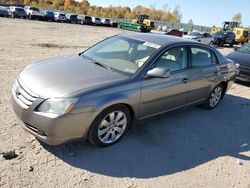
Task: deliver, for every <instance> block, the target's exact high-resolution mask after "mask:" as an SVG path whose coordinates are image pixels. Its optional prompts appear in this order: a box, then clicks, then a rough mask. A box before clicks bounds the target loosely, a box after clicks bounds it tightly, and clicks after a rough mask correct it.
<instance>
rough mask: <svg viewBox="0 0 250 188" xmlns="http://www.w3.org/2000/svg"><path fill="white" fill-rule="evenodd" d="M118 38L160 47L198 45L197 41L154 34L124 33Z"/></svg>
mask: <svg viewBox="0 0 250 188" xmlns="http://www.w3.org/2000/svg"><path fill="white" fill-rule="evenodd" d="M120 36H124V37H128V38H132V39H136V40H142V41H147V42H151V43H155V44H158V45H161V46H168V45H171V44H180V43H189V44H200V43H199V42H197V41H193V40H190V39H184V38H181V37H175V36H169V35H162V34H154V33H125V34H121V35H120Z"/></svg>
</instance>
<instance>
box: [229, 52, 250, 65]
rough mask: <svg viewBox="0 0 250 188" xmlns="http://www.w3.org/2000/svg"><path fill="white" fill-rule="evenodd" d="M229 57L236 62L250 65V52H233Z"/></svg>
mask: <svg viewBox="0 0 250 188" xmlns="http://www.w3.org/2000/svg"><path fill="white" fill-rule="evenodd" d="M227 58H228V59H231V60H233V61H234V62H235V63H239V64H240V65H244V66H248V67H250V54H247V53H242V52H232V53H230V54H228V55H227Z"/></svg>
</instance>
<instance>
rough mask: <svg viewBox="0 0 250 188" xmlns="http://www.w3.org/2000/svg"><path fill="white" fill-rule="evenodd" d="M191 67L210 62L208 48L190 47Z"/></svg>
mask: <svg viewBox="0 0 250 188" xmlns="http://www.w3.org/2000/svg"><path fill="white" fill-rule="evenodd" d="M191 56H192V67H205V66H209V65H211V64H212V62H211V53H210V50H206V49H203V48H197V47H191Z"/></svg>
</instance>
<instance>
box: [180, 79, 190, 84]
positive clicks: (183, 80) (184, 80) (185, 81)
mask: <svg viewBox="0 0 250 188" xmlns="http://www.w3.org/2000/svg"><path fill="white" fill-rule="evenodd" d="M188 81H189V79H187V78H183V79H182V81H181V82H182V83H184V84H186V83H188Z"/></svg>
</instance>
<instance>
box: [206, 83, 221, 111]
mask: <svg viewBox="0 0 250 188" xmlns="http://www.w3.org/2000/svg"><path fill="white" fill-rule="evenodd" d="M223 91H224V87H223V85H222V84H219V85H217V86H215V88H214V89H213V90H212V92H211V93H210V95H209V97H208V99H207V100H206V102H205V103H204V104H203V105H202V107H203V108H205V109H207V110H212V109H213V108H215V107H216V106H217V105H218V104H219V102H220V100H221V99H222V97H223Z"/></svg>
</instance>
